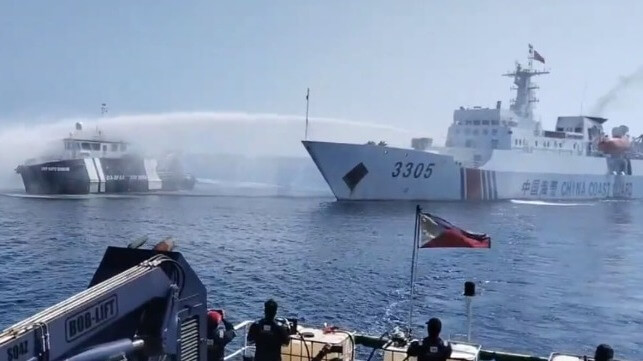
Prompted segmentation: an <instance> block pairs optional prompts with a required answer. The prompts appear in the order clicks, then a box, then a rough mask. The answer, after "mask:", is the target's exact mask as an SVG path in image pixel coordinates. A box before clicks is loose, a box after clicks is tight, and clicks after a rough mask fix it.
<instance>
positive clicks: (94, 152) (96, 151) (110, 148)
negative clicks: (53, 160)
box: [63, 123, 129, 159]
mask: <svg viewBox="0 0 643 361" xmlns="http://www.w3.org/2000/svg"><path fill="white" fill-rule="evenodd" d="M63 144H64V154H65V158H67V159H74V158H88V157H92V158H93V157H102V158H120V157H121V156H123V155H124V154H125V153H127V151H128V145H129V144H128V143H127V142H124V141H116V140H110V139H107V138H106V137H105V136H104V135H103V133H102V132H101V131H100V130H96V134H94V135H93V136H91V135H87V134H84V133H83V128H82V124H80V123H77V124H76V133H70V134H69V137H67V138H64V139H63Z"/></svg>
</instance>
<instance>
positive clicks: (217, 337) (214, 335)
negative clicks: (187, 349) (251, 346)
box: [208, 310, 236, 361]
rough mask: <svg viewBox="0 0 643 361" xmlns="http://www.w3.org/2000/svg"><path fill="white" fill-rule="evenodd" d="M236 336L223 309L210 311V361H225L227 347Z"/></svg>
mask: <svg viewBox="0 0 643 361" xmlns="http://www.w3.org/2000/svg"><path fill="white" fill-rule="evenodd" d="M235 336H236V333H235V332H234V326H233V325H232V324H231V323H230V322H228V320H226V319H225V317H223V311H221V312H220V311H217V310H210V311H208V361H223V354H224V352H225V347H226V345H227V344H228V343H230V341H232V340H233V339H234V338H235Z"/></svg>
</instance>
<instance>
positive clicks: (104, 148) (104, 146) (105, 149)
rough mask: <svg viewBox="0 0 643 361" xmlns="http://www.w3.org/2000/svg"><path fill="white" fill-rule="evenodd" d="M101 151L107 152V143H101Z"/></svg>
mask: <svg viewBox="0 0 643 361" xmlns="http://www.w3.org/2000/svg"><path fill="white" fill-rule="evenodd" d="M103 152H107V144H103Z"/></svg>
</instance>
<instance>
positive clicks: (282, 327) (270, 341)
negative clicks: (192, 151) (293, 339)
mask: <svg viewBox="0 0 643 361" xmlns="http://www.w3.org/2000/svg"><path fill="white" fill-rule="evenodd" d="M276 316H277V302H275V301H274V300H273V299H269V300H268V301H266V302H265V303H264V318H262V319H260V320H258V321H256V322H254V323H253V324H252V325H251V326H250V329H249V330H248V342H250V343H254V344H255V346H256V350H255V358H254V359H255V361H281V347H282V346H286V345H288V344H289V343H290V332H289V328H288V325H287V324H284V323H282V322H278V321H276V320H275V317H276Z"/></svg>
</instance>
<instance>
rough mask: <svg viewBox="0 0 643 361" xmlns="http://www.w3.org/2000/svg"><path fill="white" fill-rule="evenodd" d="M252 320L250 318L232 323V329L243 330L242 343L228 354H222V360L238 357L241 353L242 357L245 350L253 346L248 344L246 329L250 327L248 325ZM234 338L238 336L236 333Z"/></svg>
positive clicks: (226, 360) (244, 354)
mask: <svg viewBox="0 0 643 361" xmlns="http://www.w3.org/2000/svg"><path fill="white" fill-rule="evenodd" d="M252 322H253V321H251V320H246V321H243V322H241V323H238V324H236V325H234V330H235V332H236V331H239V330H243V345H242V346H241V347H239V348H238V349H236V350H234V351H233V352H231V353H230V354H227V355H225V356H224V358H223V360H224V361H228V360H233V359H234V358H235V357H238V356H239V355H242V356H243V357H245V356H246V351H247V350H248V349H250V348H251V347H253V346H248V337H247V336H248V329H249V328H250V325H251V324H252ZM235 338H237V339H238V338H239V337H238V335H237V337H235Z"/></svg>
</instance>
